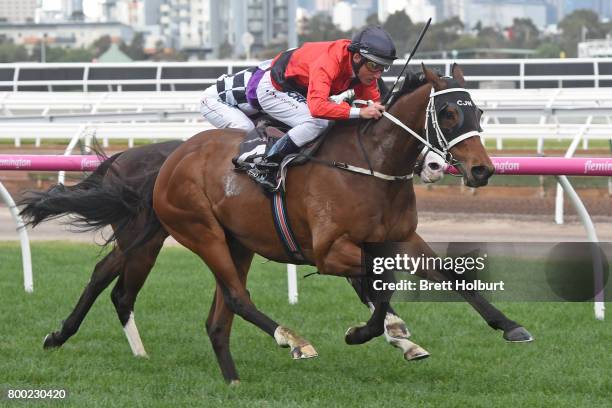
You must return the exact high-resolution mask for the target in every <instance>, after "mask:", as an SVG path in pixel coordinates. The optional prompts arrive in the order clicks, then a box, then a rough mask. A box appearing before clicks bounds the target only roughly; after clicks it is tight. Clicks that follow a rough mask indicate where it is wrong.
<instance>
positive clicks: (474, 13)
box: [432, 0, 549, 29]
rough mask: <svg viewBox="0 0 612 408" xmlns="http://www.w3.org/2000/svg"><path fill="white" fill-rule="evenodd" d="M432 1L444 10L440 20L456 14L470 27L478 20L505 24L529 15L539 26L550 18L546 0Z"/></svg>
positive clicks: (483, 23) (499, 25) (508, 24)
mask: <svg viewBox="0 0 612 408" xmlns="http://www.w3.org/2000/svg"><path fill="white" fill-rule="evenodd" d="M432 5H433V6H434V8H435V9H436V10H439V11H442V13H443V14H442V15H440V16H439V20H440V21H441V20H446V19H448V18H450V17H454V16H457V17H459V18H460V19H461V21H462V22H463V23H464V24H465V26H466V27H467V28H468V29H470V28H473V27H474V26H475V25H477V24H478V23H479V22H480V23H481V24H482V25H483V26H485V27H498V28H504V27H508V26H511V25H512V22H513V20H514V19H515V18H530V19H531V20H532V21H533V23H534V24H535V25H536V26H538V27H545V26H546V24H547V22H548V19H547V10H548V7H549V6H548V4H547V3H546V0H504V1H503V2H500V1H498V0H441V1H436V2H434V3H432Z"/></svg>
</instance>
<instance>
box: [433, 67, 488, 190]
mask: <svg viewBox="0 0 612 408" xmlns="http://www.w3.org/2000/svg"><path fill="white" fill-rule="evenodd" d="M423 73H424V74H425V78H426V79H427V81H428V82H429V83H431V84H432V86H433V92H432V94H431V100H430V104H429V106H428V112H427V124H426V132H427V136H428V137H427V138H428V140H429V142H430V143H431V144H432V145H433V147H435V148H436V149H438V150H439V151H442V152H445V153H449V154H450V162H451V164H453V165H455V167H457V168H458V170H460V171H461V173H462V175H463V177H464V178H465V181H466V185H468V186H470V187H481V186H485V185H487V182H488V180H489V177H491V176H492V175H493V173H494V172H495V168H494V167H493V163H492V162H491V159H490V158H489V155H488V154H487V152H486V150H485V148H484V146H483V144H482V142H481V140H480V132H482V129H481V127H480V116H481V115H482V111H481V110H480V109H479V108H478V106H476V104H475V103H474V102H473V101H472V98H471V97H470V94H469V92H468V91H467V90H466V89H464V85H465V79H464V78H463V71H462V70H461V68H460V67H459V65H457V64H453V69H452V75H453V76H452V78H450V77H439V76H438V75H436V73H435V72H433V71H432V70H430V69H429V68H426V67H425V65H423Z"/></svg>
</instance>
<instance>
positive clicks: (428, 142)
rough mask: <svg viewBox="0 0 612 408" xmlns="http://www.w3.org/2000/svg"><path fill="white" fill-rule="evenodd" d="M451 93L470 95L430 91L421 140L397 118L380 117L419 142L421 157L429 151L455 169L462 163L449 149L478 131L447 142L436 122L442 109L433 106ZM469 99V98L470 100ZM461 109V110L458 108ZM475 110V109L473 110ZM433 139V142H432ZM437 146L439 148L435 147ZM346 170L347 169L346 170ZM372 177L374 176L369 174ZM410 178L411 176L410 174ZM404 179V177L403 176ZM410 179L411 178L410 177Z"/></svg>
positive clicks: (385, 115) (446, 90) (368, 103)
mask: <svg viewBox="0 0 612 408" xmlns="http://www.w3.org/2000/svg"><path fill="white" fill-rule="evenodd" d="M453 92H464V93H466V94H467V95H468V96H469V95H470V93H469V91H468V90H467V89H465V88H449V89H443V90H441V91H437V92H436V91H435V90H434V89H433V88H432V90H431V93H430V94H429V102H428V103H427V108H426V110H425V137H424V138H423V137H422V136H421V135H419V134H418V133H417V132H415V131H414V130H412V129H411V128H410V127H408V126H406V125H405V124H404V123H403V122H402V121H401V120H399V119H398V118H396V117H395V116H393V115H392V114H390V113H389V112H387V111H385V112H382V115H383V116H384V117H385V118H387V119H389V120H390V121H391V122H393V123H394V124H396V125H397V126H399V127H401V128H402V129H404V130H405V131H406V132H408V133H409V134H410V135H412V136H413V137H414V138H415V139H417V140H418V141H419V142H421V143H422V144H423V145H424V146H425V147H424V149H423V152H424V155H423V157H424V156H425V155H426V154H427V153H429V152H430V151H432V152H434V153H436V154H437V155H439V156H440V157H442V158H443V159H444V161H445V162H446V164H447V165H449V166H455V167H463V165H462V163H461V162H460V161H458V160H456V159H455V158H454V157H453V155H452V154H451V153H450V149H451V148H452V147H453V146H455V145H457V144H458V143H461V142H462V141H464V140H466V139H468V138H470V137H473V136H478V135H479V131H478V130H471V131H468V132H465V133H462V134H460V135H457V136H455V137H453V138H452V139H451V140H449V139H448V138H447V136H446V135H445V134H444V132H443V131H442V129H441V128H440V124H439V122H438V115H439V114H440V112H441V111H442V110H444V108H443V109H440V110H439V111H436V104H435V98H436V96H439V95H443V94H449V93H453ZM470 99H471V98H470ZM373 103H374V102H373V101H371V100H369V101H364V100H360V99H357V100H355V101H353V104H360V105H372V104H373ZM460 109H463V108H460ZM475 109H476V108H475ZM430 123H431V125H432V128H433V130H434V132H433V133H435V134H431V133H430V131H429V128H430V127H429V124H430ZM434 137H435V142H434V141H433V140H434ZM436 146H439V147H440V148H438V147H436ZM346 170H348V169H346ZM362 170H366V169H362ZM366 172H367V173H372V171H368V170H366ZM371 175H374V174H371ZM411 176H412V174H411ZM395 177H402V176H395ZM403 177H406V176H403ZM458 177H462V176H461V175H460V174H459V175H458ZM410 178H412V177H410Z"/></svg>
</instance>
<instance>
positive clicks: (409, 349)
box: [348, 278, 429, 361]
mask: <svg viewBox="0 0 612 408" xmlns="http://www.w3.org/2000/svg"><path fill="white" fill-rule="evenodd" d="M348 280H349V282H350V283H351V286H353V289H355V292H356V293H357V296H359V299H360V300H361V302H362V303H363V304H364V305H366V306H367V307H368V308H369V309H370V311H371V312H372V313H374V311H375V310H376V308H375V307H374V303H373V302H372V300H371V297H370V294H369V293H368V292H369V285H368V281H367V279H366V278H348ZM349 330H351V329H349ZM384 331H385V332H384V334H385V340H387V343H389V344H390V345H392V346H393V347H397V348H399V349H400V350H401V351H402V355H403V356H404V358H405V359H406V360H407V361H413V360H421V359H424V358H427V357H429V352H428V351H427V350H425V349H424V348H423V347H421V346H419V345H418V344H416V343H414V342H412V341H410V340H409V338H410V331H409V330H408V327H407V326H406V323H405V322H404V320H402V318H401V317H399V315H398V314H397V313H395V310H393V308H392V307H391V305H389V310H388V311H387V314H386V316H385V319H384Z"/></svg>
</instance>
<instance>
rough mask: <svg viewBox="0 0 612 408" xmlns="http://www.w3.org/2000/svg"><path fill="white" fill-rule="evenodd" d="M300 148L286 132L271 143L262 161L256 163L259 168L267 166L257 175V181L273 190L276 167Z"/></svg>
mask: <svg viewBox="0 0 612 408" xmlns="http://www.w3.org/2000/svg"><path fill="white" fill-rule="evenodd" d="M299 150H300V148H299V147H298V146H297V145H296V144H295V143H293V140H291V138H290V137H289V135H288V134H287V133H285V134H284V135H283V137H281V138H280V139H278V140H277V141H276V143H274V145H272V147H271V148H270V150H269V151H268V153H266V157H264V160H263V162H262V163H260V164H259V165H258V167H260V168H262V167H263V168H267V171H263V172H261V173H260V175H259V176H258V177H257V181H258V182H259V183H260V184H262V185H263V186H264V187H265V188H266V189H268V190H270V191H274V189H275V188H276V173H277V172H276V169H277V168H278V166H279V165H280V163H281V162H282V161H283V159H284V158H285V157H287V156H288V155H290V154H292V153H297V152H298V151H299Z"/></svg>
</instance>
